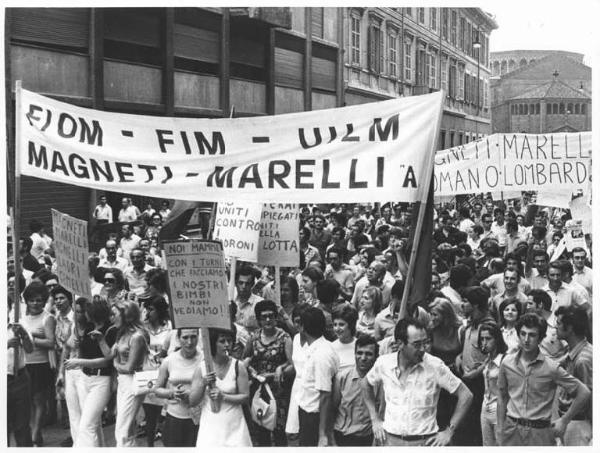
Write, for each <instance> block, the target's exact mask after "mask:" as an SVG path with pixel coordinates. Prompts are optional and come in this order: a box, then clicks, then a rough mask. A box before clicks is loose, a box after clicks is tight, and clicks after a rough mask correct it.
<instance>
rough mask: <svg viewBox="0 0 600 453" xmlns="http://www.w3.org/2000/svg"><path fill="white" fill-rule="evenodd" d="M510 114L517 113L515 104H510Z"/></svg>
mask: <svg viewBox="0 0 600 453" xmlns="http://www.w3.org/2000/svg"><path fill="white" fill-rule="evenodd" d="M510 114H511V115H514V114H515V104H510Z"/></svg>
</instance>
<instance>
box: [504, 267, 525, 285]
mask: <svg viewBox="0 0 600 453" xmlns="http://www.w3.org/2000/svg"><path fill="white" fill-rule="evenodd" d="M507 272H514V273H515V274H517V283H519V282H520V281H521V274H520V273H519V269H515V270H512V269H504V274H503V275H504V276H506V273H507Z"/></svg>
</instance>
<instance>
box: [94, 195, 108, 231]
mask: <svg viewBox="0 0 600 453" xmlns="http://www.w3.org/2000/svg"><path fill="white" fill-rule="evenodd" d="M92 217H94V219H96V223H97V224H98V225H103V224H106V223H112V221H113V210H112V208H111V207H110V206H109V205H108V204H107V203H106V195H104V194H102V195H100V198H98V204H97V205H96V208H95V209H94V213H93V214H92Z"/></svg>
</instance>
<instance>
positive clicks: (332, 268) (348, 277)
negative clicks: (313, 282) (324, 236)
mask: <svg viewBox="0 0 600 453" xmlns="http://www.w3.org/2000/svg"><path fill="white" fill-rule="evenodd" d="M325 255H326V258H327V266H326V267H325V278H331V279H334V280H335V281H337V282H338V283H339V284H340V288H339V291H340V296H341V298H342V299H344V300H348V301H349V300H350V299H352V293H353V292H354V274H353V273H352V270H351V269H350V268H349V267H348V266H347V265H346V264H344V262H343V257H344V253H343V251H342V250H340V249H338V248H337V247H331V248H328V249H327V252H325Z"/></svg>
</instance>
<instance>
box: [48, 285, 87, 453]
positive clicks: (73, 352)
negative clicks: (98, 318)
mask: <svg viewBox="0 0 600 453" xmlns="http://www.w3.org/2000/svg"><path fill="white" fill-rule="evenodd" d="M88 303H89V301H88V299H86V298H85V297H79V298H77V299H76V300H75V305H74V306H73V312H74V315H73V324H71V327H70V329H69V332H68V335H67V338H66V341H65V342H64V344H63V350H62V356H61V359H60V362H59V364H60V367H59V370H58V377H57V378H56V386H57V387H61V386H64V389H65V401H66V403H67V411H68V413H69V428H70V430H71V439H72V441H73V444H75V442H76V439H77V432H78V429H79V423H80V421H81V410H82V405H83V402H84V401H85V385H84V378H85V375H84V374H83V371H82V370H81V368H71V369H69V370H67V369H66V368H65V361H66V360H69V359H74V358H77V357H78V356H79V341H80V340H79V339H80V338H81V337H82V336H83V334H84V331H85V329H86V327H88V324H89V323H88V320H87V318H86V315H85V309H86V305H87V304H88Z"/></svg>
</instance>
